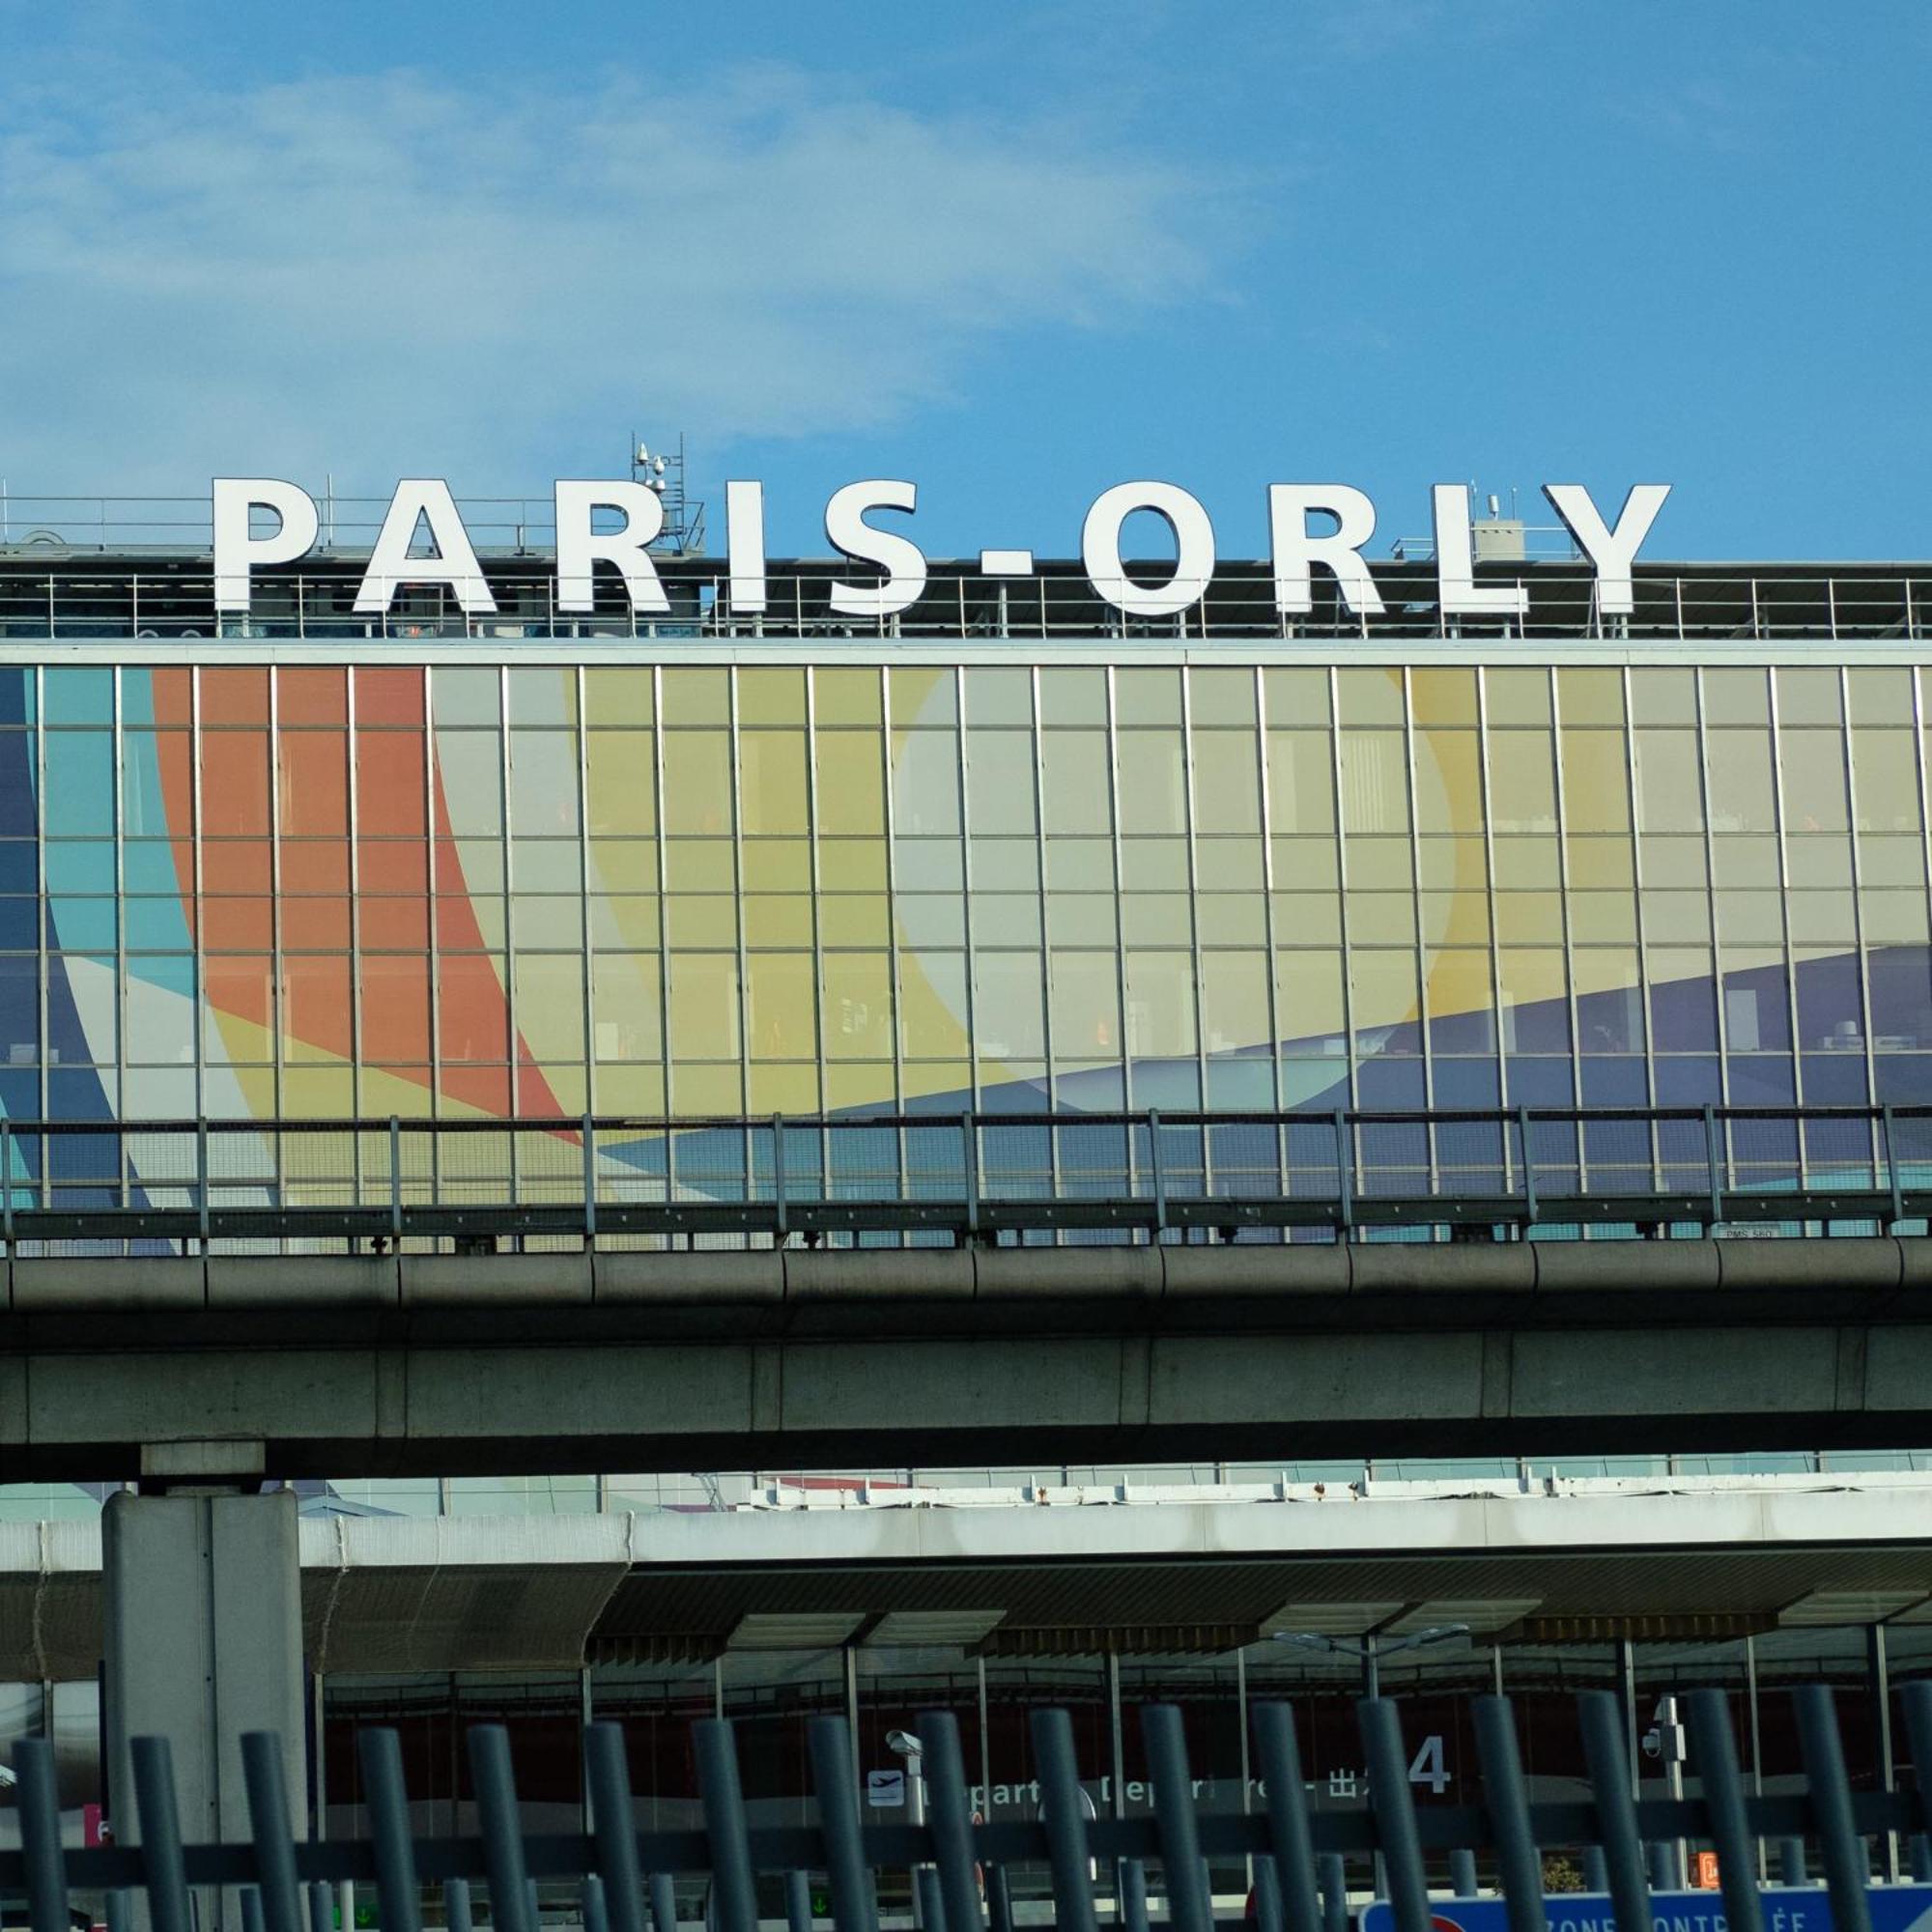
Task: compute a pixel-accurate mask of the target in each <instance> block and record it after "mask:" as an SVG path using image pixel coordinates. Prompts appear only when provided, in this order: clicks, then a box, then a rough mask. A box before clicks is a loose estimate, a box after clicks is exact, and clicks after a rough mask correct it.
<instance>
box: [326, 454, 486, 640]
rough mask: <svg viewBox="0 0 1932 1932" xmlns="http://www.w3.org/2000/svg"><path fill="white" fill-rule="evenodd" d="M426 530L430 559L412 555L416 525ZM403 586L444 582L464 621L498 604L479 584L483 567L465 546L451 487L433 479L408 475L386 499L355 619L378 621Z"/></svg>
mask: <svg viewBox="0 0 1932 1932" xmlns="http://www.w3.org/2000/svg"><path fill="white" fill-rule="evenodd" d="M418 523H425V524H427V525H428V526H429V535H430V541H431V542H432V543H433V544H435V545H436V554H435V555H434V556H412V555H411V554H410V545H411V544H412V542H413V541H414V540H415V534H416V525H417V524H418ZM403 583H446V584H448V585H449V587H450V589H451V590H452V591H454V592H455V594H456V601H457V603H458V605H459V606H460V607H461V608H462V610H463V612H464V614H465V615H466V616H469V617H487V616H490V615H492V614H493V613H494V612H495V611H496V609H497V600H496V599H495V598H494V597H493V596H491V594H490V586H489V584H488V583H486V582H484V581H483V566H482V565H481V564H480V563H478V562H477V561H476V553H475V552H474V551H473V550H471V549H470V547H469V531H468V530H466V529H465V528H464V527H463V519H462V518H461V517H460V516H458V515H457V513H456V503H455V499H454V498H453V497H451V496H450V494H449V485H448V484H447V483H445V482H443V481H442V479H441V478H440V477H437V476H406V477H404V479H403V480H402V481H401V482H400V483H398V484H397V485H396V494H395V495H394V496H393V497H390V499H389V513H388V515H387V516H385V517H384V519H383V527H382V529H381V530H380V531H379V532H378V534H377V537H376V548H375V549H374V550H373V551H371V552H370V554H369V568H368V569H367V570H366V571H364V572H363V574H362V587H361V589H359V590H358V591H357V592H356V593H355V611H356V614H357V615H358V616H381V615H382V614H383V612H384V611H386V610H387V609H388V608H389V602H390V600H391V599H392V598H393V597H394V596H395V594H396V587H397V585H398V584H403Z"/></svg>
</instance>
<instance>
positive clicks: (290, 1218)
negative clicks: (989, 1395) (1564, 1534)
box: [0, 1106, 1932, 1251]
mask: <svg viewBox="0 0 1932 1932" xmlns="http://www.w3.org/2000/svg"><path fill="white" fill-rule="evenodd" d="M0 1175H4V1176H6V1177H8V1184H7V1185H6V1186H4V1187H0V1245H4V1246H5V1247H6V1248H7V1249H8V1250H10V1251H11V1250H12V1249H14V1247H15V1246H16V1245H18V1244H21V1243H31V1242H44V1241H53V1242H72V1241H86V1240H98V1239H102V1238H109V1239H137V1240H138V1239H154V1240H163V1241H171V1242H172V1241H201V1242H204V1243H205V1242H208V1241H210V1240H245V1241H261V1240H293V1239H300V1240H313V1239H318V1238H320V1239H342V1238H346V1239H348V1240H350V1241H352V1242H354V1241H361V1240H379V1239H380V1240H384V1241H397V1242H400V1241H406V1240H409V1241H414V1240H423V1241H430V1242H435V1241H444V1240H449V1241H456V1242H465V1241H471V1240H485V1241H493V1240H495V1239H496V1238H497V1237H503V1236H508V1237H513V1238H523V1237H537V1236H563V1237H570V1238H575V1239H581V1240H584V1241H589V1242H593V1243H594V1242H595V1241H597V1240H599V1239H609V1238H614V1237H617V1236H661V1237H669V1236H744V1237H754V1238H764V1239H769V1240H772V1241H777V1242H783V1241H786V1240H789V1239H790V1238H792V1237H794V1236H797V1237H799V1238H801V1239H803V1240H805V1241H806V1242H807V1243H808V1244H811V1243H815V1242H818V1241H820V1240H827V1239H831V1240H846V1239H851V1240H857V1239H861V1238H867V1239H881V1238H897V1239H898V1240H901V1241H903V1240H905V1239H909V1238H910V1239H915V1240H926V1239H941V1240H944V1239H951V1240H953V1241H957V1242H965V1241H997V1240H1000V1239H1002V1238H1006V1239H1013V1240H1019V1239H1026V1238H1029V1237H1040V1238H1048V1239H1052V1238H1058V1237H1062V1236H1074V1237H1078V1238H1083V1239H1104V1238H1113V1239H1117V1240H1158V1239H1163V1238H1167V1239H1177V1238H1178V1239H1185V1238H1187V1237H1188V1236H1190V1234H1192V1235H1194V1236H1196V1237H1199V1238H1208V1239H1212V1238H1220V1239H1230V1240H1232V1239H1234V1238H1236V1236H1248V1237H1250V1238H1257V1237H1260V1238H1276V1239H1279V1238H1286V1237H1288V1236H1291V1235H1292V1234H1293V1232H1294V1231H1296V1230H1302V1231H1314V1232H1325V1233H1326V1234H1328V1235H1330V1236H1334V1237H1336V1238H1339V1239H1348V1238H1351V1237H1353V1236H1356V1235H1358V1234H1365V1233H1368V1232H1371V1231H1375V1230H1384V1231H1387V1230H1401V1229H1408V1230H1415V1231H1419V1232H1421V1233H1424V1234H1427V1233H1429V1232H1430V1231H1435V1230H1442V1229H1447V1230H1449V1231H1450V1232H1451V1233H1452V1235H1456V1236H1458V1237H1459V1238H1481V1239H1488V1238H1494V1237H1498V1236H1501V1237H1509V1236H1518V1237H1524V1236H1531V1235H1535V1234H1546V1233H1555V1232H1565V1231H1575V1230H1577V1229H1579V1228H1584V1227H1594V1228H1598V1229H1619V1228H1620V1229H1625V1230H1630V1231H1633V1232H1642V1233H1647V1234H1651V1235H1658V1236H1662V1235H1668V1234H1672V1233H1680V1232H1681V1233H1686V1234H1690V1235H1695V1236H1703V1235H1710V1234H1713V1233H1715V1232H1717V1231H1719V1230H1721V1229H1725V1228H1734V1229H1735V1228H1748V1229H1749V1230H1751V1231H1752V1232H1753V1233H1757V1234H1764V1233H1767V1232H1770V1233H1777V1232H1784V1233H1789V1234H1804V1233H1806V1232H1807V1231H1808V1230H1809V1229H1810V1228H1813V1227H1816V1226H1817V1225H1819V1224H1826V1227H1827V1231H1828V1232H1829V1231H1830V1228H1831V1226H1832V1225H1833V1224H1858V1229H1859V1231H1860V1232H1863V1231H1864V1230H1865V1229H1866V1228H1868V1227H1869V1226H1870V1225H1871V1224H1877V1225H1878V1226H1879V1227H1882V1228H1884V1229H1887V1230H1891V1229H1896V1228H1897V1227H1899V1226H1900V1225H1901V1224H1906V1223H1912V1222H1917V1221H1924V1220H1926V1219H1927V1218H1928V1217H1932V1106H1895V1107H1894V1106H1883V1107H1792V1108H1773V1107H1701V1108H1699V1107H1654V1108H1548V1107H1518V1108H1514V1109H1492V1110H1436V1111H1434V1112H1425V1113H1362V1112H1352V1111H1342V1112H1336V1113H1332V1114H1318V1113H1222V1112H1206V1113H1202V1112H1190V1113H1163V1112H1160V1111H1159V1110H1156V1109H1149V1110H1147V1111H1146V1112H1141V1113H1109V1114H1017V1113H965V1114H948V1115H933V1114H882V1115H865V1116H838V1117H836V1118H812V1119H801V1118H797V1117H786V1116H773V1117H768V1118H766V1119H763V1120H750V1119H743V1118H733V1119H724V1120H718V1119H709V1120H690V1119H657V1118H653V1119H634V1118H597V1117H592V1116H584V1117H582V1118H581V1119H575V1120H535V1119H520V1120H509V1121H496V1120H459V1121H434V1120H407V1121H406V1120H402V1119H398V1118H390V1119H386V1120H359V1121H299V1120H291V1121H256V1122H250V1121H208V1120H200V1121H176V1122H119V1123H117V1122H91V1121H0Z"/></svg>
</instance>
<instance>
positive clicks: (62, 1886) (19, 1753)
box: [13, 1738, 297, 1932]
mask: <svg viewBox="0 0 1932 1932" xmlns="http://www.w3.org/2000/svg"><path fill="white" fill-rule="evenodd" d="M13 1758H14V1777H15V1780H16V1785H17V1796H16V1803H17V1805H18V1809H19V1825H20V1852H21V1857H22V1860H23V1862H24V1863H25V1866H26V1881H27V1923H28V1925H29V1926H30V1927H31V1928H32V1932H68V1916H67V1861H66V1860H65V1858H64V1857H63V1856H62V1853H61V1822H60V1794H59V1791H58V1789H57V1788H56V1785H55V1781H54V1747H53V1746H52V1745H51V1744H49V1743H48V1742H47V1740H46V1739H45V1738H22V1739H21V1740H20V1741H19V1743H17V1744H16V1745H15V1746H14V1750H13ZM284 1835H285V1836H286V1826H285V1827H284ZM278 1932H282V1929H281V1928H278ZM286 1932H297V1928H295V1927H293V1926H291V1927H289V1928H286Z"/></svg>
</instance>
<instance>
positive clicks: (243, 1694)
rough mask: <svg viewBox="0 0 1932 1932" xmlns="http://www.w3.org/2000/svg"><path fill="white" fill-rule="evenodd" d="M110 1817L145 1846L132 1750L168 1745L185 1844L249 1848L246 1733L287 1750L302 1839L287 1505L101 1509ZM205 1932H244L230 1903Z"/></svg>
mask: <svg viewBox="0 0 1932 1932" xmlns="http://www.w3.org/2000/svg"><path fill="white" fill-rule="evenodd" d="M101 1568H102V1583H103V1586H104V1588H103V1593H102V1594H103V1600H104V1605H103V1606H104V1613H105V1614H104V1623H105V1639H106V1643H105V1648H106V1665H107V1681H106V1697H107V1709H106V1732H107V1765H106V1771H107V1800H108V1816H109V1818H110V1819H111V1820H112V1821H113V1827H114V1835H115V1838H116V1840H117V1841H118V1842H119V1843H121V1844H124V1845H126V1844H138V1843H139V1842H140V1838H139V1833H140V1820H139V1817H138V1815H137V1812H136V1809H135V1804H134V1782H133V1766H132V1760H131V1757H130V1755H129V1751H128V1740H129V1739H130V1738H136V1737H144V1736H153V1737H164V1738H166V1739H167V1740H168V1743H169V1746H170V1748H171V1751H172V1754H173V1759H174V1773H175V1790H176V1794H177V1796H178V1798H179V1800H180V1804H181V1828H182V1836H183V1838H184V1840H185V1842H187V1843H189V1844H194V1843H198V1842H208V1841H210V1840H216V1839H225V1840H231V1841H234V1840H243V1839H246V1838H247V1837H248V1836H249V1835H250V1826H249V1818H248V1796H247V1787H246V1784H245V1782H244V1780H243V1777H242V1772H241V1736H242V1733H243V1732H244V1731H275V1732H277V1733H279V1734H280V1737H281V1740H282V1766H283V1776H284V1778H285V1780H286V1783H287V1788H288V1797H289V1808H290V1811H291V1814H292V1815H291V1817H290V1820H289V1823H290V1827H291V1829H292V1830H293V1831H294V1832H295V1833H296V1834H297V1835H298V1836H300V1837H305V1836H306V1835H307V1824H308V1820H307V1805H306V1804H305V1802H304V1801H305V1799H306V1796H307V1791H308V1767H307V1762H306V1747H305V1734H304V1725H303V1703H302V1690H303V1686H302V1646H301V1572H300V1563H299V1555H298V1544H297V1515H296V1498H295V1494H294V1492H292V1491H288V1490H282V1491H277V1492H273V1493H271V1494H269V1495H238V1494H234V1493H219V1492H213V1491H201V1492H192V1491H190V1492H180V1491H178V1492H174V1493H170V1494H165V1495H135V1494H132V1493H129V1492H122V1493H119V1494H116V1495H112V1496H110V1497H109V1498H108V1499H107V1506H106V1509H105V1511H104V1513H103V1516H102V1519H101ZM199 1921H200V1926H201V1928H202V1932H239V1928H240V1923H241V1920H240V1913H239V1910H238V1909H237V1903H236V1898H235V1895H234V1894H233V1893H232V1892H230V1893H229V1894H227V1895H226V1896H225V1897H223V1898H221V1899H218V1900H217V1899H215V1898H213V1897H211V1898H209V1899H206V1900H204V1901H202V1904H201V1911H200V1915H199Z"/></svg>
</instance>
